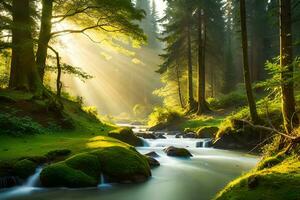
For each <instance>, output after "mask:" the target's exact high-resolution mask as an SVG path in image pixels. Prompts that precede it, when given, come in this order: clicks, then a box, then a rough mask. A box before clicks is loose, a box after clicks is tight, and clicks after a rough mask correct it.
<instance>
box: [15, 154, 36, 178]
mask: <svg viewBox="0 0 300 200" xmlns="http://www.w3.org/2000/svg"><path fill="white" fill-rule="evenodd" d="M36 167H37V165H36V164H35V163H34V162H32V161H31V160H28V159H24V160H20V161H18V162H17V163H16V164H15V165H14V173H15V174H16V175H17V176H19V177H20V178H22V179H26V178H28V177H29V176H30V175H32V174H34V172H35V169H36Z"/></svg>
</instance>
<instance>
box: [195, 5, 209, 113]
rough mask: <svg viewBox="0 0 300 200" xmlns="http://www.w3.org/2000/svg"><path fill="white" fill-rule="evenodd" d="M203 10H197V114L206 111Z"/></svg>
mask: <svg viewBox="0 0 300 200" xmlns="http://www.w3.org/2000/svg"><path fill="white" fill-rule="evenodd" d="M203 17H204V11H203V10H202V9H200V10H199V12H198V23H199V24H198V91H197V92H198V110H197V114H198V115H201V114H203V113H205V112H206V111H208V107H207V105H206V101H205V45H206V41H205V40H206V38H205V37H206V33H205V32H206V30H205V23H204V19H203Z"/></svg>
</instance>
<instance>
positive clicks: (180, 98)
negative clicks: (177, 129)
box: [175, 62, 184, 108]
mask: <svg viewBox="0 0 300 200" xmlns="http://www.w3.org/2000/svg"><path fill="white" fill-rule="evenodd" d="M178 65H179V64H178V62H177V63H176V67H175V68H176V79H177V87H178V97H179V102H180V106H181V108H184V104H183V99H182V94H181V86H180V76H179V66H178Z"/></svg>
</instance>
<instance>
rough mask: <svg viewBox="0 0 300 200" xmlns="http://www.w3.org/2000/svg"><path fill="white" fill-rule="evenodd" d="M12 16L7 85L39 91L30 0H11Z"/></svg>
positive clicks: (40, 89)
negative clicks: (10, 51) (9, 70)
mask: <svg viewBox="0 0 300 200" xmlns="http://www.w3.org/2000/svg"><path fill="white" fill-rule="evenodd" d="M12 16H13V27H12V61H11V73H10V80H9V87H10V88H12V89H21V90H27V91H32V92H35V93H36V92H40V91H42V84H41V80H40V78H39V75H38V71H37V67H36V64H35V59H34V51H33V39H32V35H31V33H32V27H31V26H32V22H31V17H30V0H21V1H20V0H13V1H12Z"/></svg>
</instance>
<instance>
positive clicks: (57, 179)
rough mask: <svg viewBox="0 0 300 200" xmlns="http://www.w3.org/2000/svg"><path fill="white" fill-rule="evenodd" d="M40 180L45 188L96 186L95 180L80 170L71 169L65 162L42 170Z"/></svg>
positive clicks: (96, 180) (96, 181)
mask: <svg viewBox="0 0 300 200" xmlns="http://www.w3.org/2000/svg"><path fill="white" fill-rule="evenodd" d="M40 180H41V183H42V185H43V186H45V187H70V188H79V187H93V186H97V184H98V179H95V178H93V177H91V176H89V175H87V174H86V173H84V172H83V171H81V170H77V169H73V168H71V167H69V166H68V165H66V163H65V162H59V163H56V164H52V165H49V166H47V167H45V168H44V169H43V171H42V172H41V175H40Z"/></svg>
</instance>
